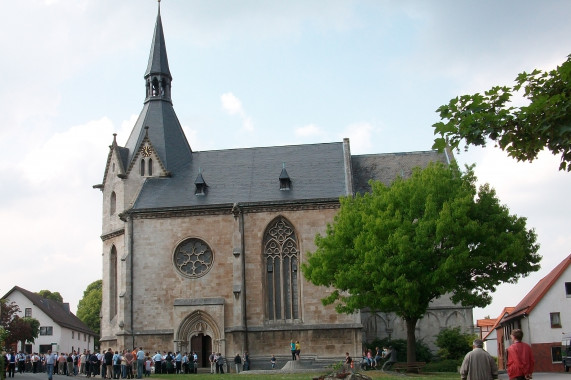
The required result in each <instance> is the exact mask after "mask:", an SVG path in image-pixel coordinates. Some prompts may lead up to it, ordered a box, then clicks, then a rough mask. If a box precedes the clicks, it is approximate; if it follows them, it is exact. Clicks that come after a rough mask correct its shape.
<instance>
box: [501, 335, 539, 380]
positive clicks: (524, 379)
mask: <svg viewBox="0 0 571 380" xmlns="http://www.w3.org/2000/svg"><path fill="white" fill-rule="evenodd" d="M510 338H511V339H512V342H513V343H512V344H511V345H510V346H509V347H508V361H507V370H508V376H509V378H510V380H529V379H531V378H532V375H533V367H534V366H535V361H534V359H533V353H532V352H531V347H530V346H529V344H527V343H524V342H522V341H521V340H522V339H523V332H522V331H521V330H520V329H513V330H512V332H511V334H510Z"/></svg>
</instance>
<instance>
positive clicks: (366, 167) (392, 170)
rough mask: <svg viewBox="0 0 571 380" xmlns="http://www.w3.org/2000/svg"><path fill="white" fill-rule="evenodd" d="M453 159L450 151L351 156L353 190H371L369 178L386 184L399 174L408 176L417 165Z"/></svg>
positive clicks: (422, 165)
mask: <svg viewBox="0 0 571 380" xmlns="http://www.w3.org/2000/svg"><path fill="white" fill-rule="evenodd" d="M452 160H453V156H452V154H451V153H450V152H444V153H438V152H436V151H422V152H406V153H381V154H366V155H359V156H352V157H351V166H352V168H353V190H354V192H355V193H366V192H369V191H371V186H369V180H371V179H374V180H377V181H381V182H382V183H384V184H385V185H390V184H391V182H392V181H393V180H394V179H395V178H397V177H398V176H401V177H404V178H408V177H410V175H411V174H412V169H414V168H415V167H421V168H423V167H426V166H427V165H428V163H429V162H443V163H445V164H449V163H450V162H451V161H452Z"/></svg>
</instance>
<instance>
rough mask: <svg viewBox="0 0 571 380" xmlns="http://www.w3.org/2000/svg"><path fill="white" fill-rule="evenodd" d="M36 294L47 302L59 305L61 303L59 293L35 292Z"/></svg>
mask: <svg viewBox="0 0 571 380" xmlns="http://www.w3.org/2000/svg"><path fill="white" fill-rule="evenodd" d="M37 294H38V295H39V296H41V297H43V298H47V299H49V300H52V301H57V302H59V303H63V297H62V296H61V294H60V293H59V292H52V291H50V290H46V289H43V290H40V291H39V292H37Z"/></svg>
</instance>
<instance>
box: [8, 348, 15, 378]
mask: <svg viewBox="0 0 571 380" xmlns="http://www.w3.org/2000/svg"><path fill="white" fill-rule="evenodd" d="M6 363H7V368H8V376H7V377H14V372H16V355H14V351H10V353H9V354H6Z"/></svg>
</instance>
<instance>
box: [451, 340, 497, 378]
mask: <svg viewBox="0 0 571 380" xmlns="http://www.w3.org/2000/svg"><path fill="white" fill-rule="evenodd" d="M483 347H484V342H482V340H481V339H475V340H474V342H473V343H472V351H470V352H468V353H467V354H466V356H464V361H462V366H461V367H460V377H461V378H462V380H491V379H497V378H498V366H497V365H496V360H495V359H494V358H493V357H492V355H490V354H489V353H488V352H487V351H485V350H484V349H483Z"/></svg>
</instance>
